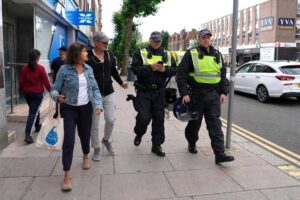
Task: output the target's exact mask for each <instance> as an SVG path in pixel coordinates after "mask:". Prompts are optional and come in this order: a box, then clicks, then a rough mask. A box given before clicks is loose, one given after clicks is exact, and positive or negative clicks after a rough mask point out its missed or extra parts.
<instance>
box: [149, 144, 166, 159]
mask: <svg viewBox="0 0 300 200" xmlns="http://www.w3.org/2000/svg"><path fill="white" fill-rule="evenodd" d="M151 151H152V153H155V154H156V155H158V156H160V157H165V156H166V154H165V152H163V150H162V148H161V147H160V146H153V147H152V149H151Z"/></svg>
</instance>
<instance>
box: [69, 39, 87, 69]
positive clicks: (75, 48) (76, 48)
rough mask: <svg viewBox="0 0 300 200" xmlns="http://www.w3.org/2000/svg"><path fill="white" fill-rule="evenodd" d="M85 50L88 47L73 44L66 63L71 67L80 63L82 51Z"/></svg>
mask: <svg viewBox="0 0 300 200" xmlns="http://www.w3.org/2000/svg"><path fill="white" fill-rule="evenodd" d="M83 49H87V46H86V45H84V44H82V43H79V42H74V43H72V44H71V45H70V46H69V48H68V51H67V58H66V63H67V64H70V65H74V64H76V63H78V60H79V57H80V54H81V51H82V50H83Z"/></svg>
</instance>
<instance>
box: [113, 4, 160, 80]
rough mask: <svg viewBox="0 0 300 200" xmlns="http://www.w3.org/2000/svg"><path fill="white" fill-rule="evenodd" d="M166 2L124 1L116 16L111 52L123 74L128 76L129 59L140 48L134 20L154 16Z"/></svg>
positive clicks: (136, 25)
mask: <svg viewBox="0 0 300 200" xmlns="http://www.w3.org/2000/svg"><path fill="white" fill-rule="evenodd" d="M163 1H165V0H123V6H122V8H121V10H120V11H119V12H117V13H115V14H114V19H113V23H114V26H115V38H114V40H113V43H112V44H111V46H110V47H111V50H112V51H113V52H114V53H115V55H116V56H117V58H118V61H119V66H120V67H121V68H122V71H121V74H122V75H126V74H127V65H128V60H129V59H128V58H129V56H130V55H132V53H133V51H135V49H137V48H138V46H137V44H136V43H137V40H138V35H139V32H138V24H136V23H134V20H133V19H134V18H138V17H146V16H149V15H153V14H155V13H156V12H157V10H158V5H159V4H160V3H161V2H163Z"/></svg>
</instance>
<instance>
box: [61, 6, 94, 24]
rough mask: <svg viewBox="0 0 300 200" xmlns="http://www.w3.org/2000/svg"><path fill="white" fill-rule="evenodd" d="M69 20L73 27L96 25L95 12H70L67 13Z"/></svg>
mask: <svg viewBox="0 0 300 200" xmlns="http://www.w3.org/2000/svg"><path fill="white" fill-rule="evenodd" d="M66 14H67V18H68V20H69V21H70V22H71V23H72V24H73V25H85V26H94V25H95V12H84V11H78V10H77V11H69V12H66Z"/></svg>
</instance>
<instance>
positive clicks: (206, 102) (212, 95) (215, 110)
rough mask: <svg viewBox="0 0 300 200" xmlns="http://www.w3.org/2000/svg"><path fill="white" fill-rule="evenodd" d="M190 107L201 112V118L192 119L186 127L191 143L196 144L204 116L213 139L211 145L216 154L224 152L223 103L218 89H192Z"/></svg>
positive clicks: (186, 133)
mask: <svg viewBox="0 0 300 200" xmlns="http://www.w3.org/2000/svg"><path fill="white" fill-rule="evenodd" d="M190 109H191V110H193V111H198V112H199V119H197V120H191V121H189V122H188V124H187V126H186V128H185V137H186V139H187V141H188V142H189V143H190V144H195V143H196V142H197V140H198V139H199V137H198V132H199V130H200V127H201V122H202V118H203V116H204V117H205V122H206V127H207V130H208V133H209V137H210V139H211V146H212V148H213V150H214V153H215V154H222V153H224V151H225V149H224V135H223V131H222V122H221V120H220V115H221V103H220V95H219V93H218V91H217V90H210V91H206V92H202V91H200V90H192V91H191V104H190Z"/></svg>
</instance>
